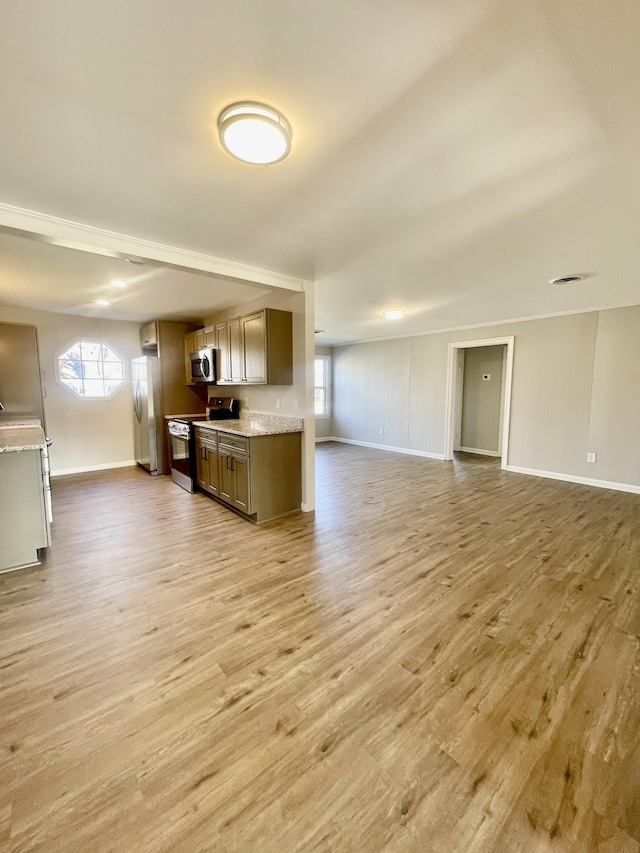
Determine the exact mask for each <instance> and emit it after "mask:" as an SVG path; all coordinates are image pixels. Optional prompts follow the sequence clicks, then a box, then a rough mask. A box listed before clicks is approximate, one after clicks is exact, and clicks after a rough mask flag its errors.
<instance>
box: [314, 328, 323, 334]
mask: <svg viewBox="0 0 640 853" xmlns="http://www.w3.org/2000/svg"><path fill="white" fill-rule="evenodd" d="M315 332H316V335H324V329H316V330H315Z"/></svg>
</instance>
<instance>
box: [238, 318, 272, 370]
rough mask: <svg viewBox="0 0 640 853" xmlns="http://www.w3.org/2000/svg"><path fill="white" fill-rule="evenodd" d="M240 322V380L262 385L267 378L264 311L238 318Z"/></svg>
mask: <svg viewBox="0 0 640 853" xmlns="http://www.w3.org/2000/svg"><path fill="white" fill-rule="evenodd" d="M240 323H241V324H242V381H243V382H247V383H249V384H254V385H264V384H265V383H266V382H267V381H268V380H267V328H266V323H265V312H264V311H258V312H257V313H256V314H249V315H247V316H246V317H241V318H240Z"/></svg>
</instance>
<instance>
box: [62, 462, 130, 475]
mask: <svg viewBox="0 0 640 853" xmlns="http://www.w3.org/2000/svg"><path fill="white" fill-rule="evenodd" d="M137 464H138V463H137V462H136V460H135V459H132V460H130V461H128V462H107V463H105V464H104V465H81V466H80V467H79V468H55V469H52V470H51V476H52V477H63V476H64V475H65V474H87V473H88V472H89V471H107V470H108V469H109V468H129V467H130V466H132V465H137Z"/></svg>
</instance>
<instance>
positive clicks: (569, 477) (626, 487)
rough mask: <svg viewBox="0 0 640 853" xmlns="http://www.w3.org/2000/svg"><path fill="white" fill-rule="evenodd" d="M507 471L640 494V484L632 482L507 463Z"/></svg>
mask: <svg viewBox="0 0 640 853" xmlns="http://www.w3.org/2000/svg"><path fill="white" fill-rule="evenodd" d="M506 470H507V471H511V473H512V474H527V475H528V476H531V477H544V478H545V479H547V480H562V481H563V482H565V483H577V484H578V485H581V486H595V487H596V488H598V489H612V490H613V491H616V492H631V494H633V495H640V486H634V485H633V484H631V483H614V482H611V481H609V480H594V479H593V478H592V477H575V476H573V474H558V473H557V472H556V471H540V470H538V469H537V468H520V467H519V466H518V465H507V468H506Z"/></svg>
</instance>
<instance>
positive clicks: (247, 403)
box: [244, 397, 249, 407]
mask: <svg viewBox="0 0 640 853" xmlns="http://www.w3.org/2000/svg"><path fill="white" fill-rule="evenodd" d="M244 405H245V407H246V406H248V405H249V398H248V397H245V398H244Z"/></svg>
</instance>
